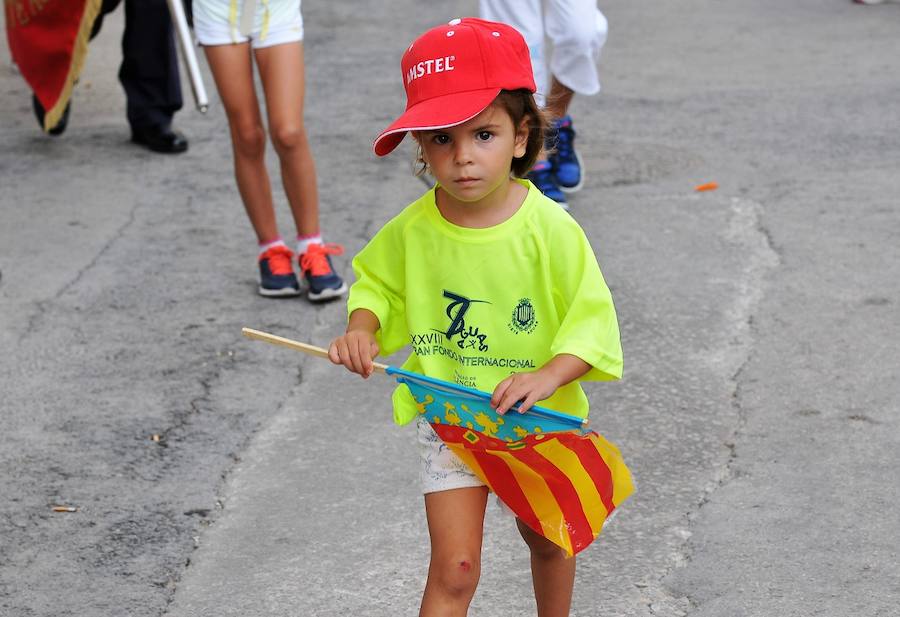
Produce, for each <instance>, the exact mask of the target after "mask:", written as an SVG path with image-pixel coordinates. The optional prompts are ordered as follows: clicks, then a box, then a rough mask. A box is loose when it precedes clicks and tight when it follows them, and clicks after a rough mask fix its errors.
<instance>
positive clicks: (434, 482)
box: [416, 417, 485, 494]
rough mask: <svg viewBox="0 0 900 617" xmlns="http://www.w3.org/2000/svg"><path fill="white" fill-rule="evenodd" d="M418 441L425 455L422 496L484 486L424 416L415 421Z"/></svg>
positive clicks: (421, 452) (423, 458)
mask: <svg viewBox="0 0 900 617" xmlns="http://www.w3.org/2000/svg"><path fill="white" fill-rule="evenodd" d="M416 438H417V441H418V443H419V453H420V454H421V455H422V473H421V475H422V492H423V493H426V494H427V493H437V492H438V491H449V490H451V489H454V488H470V487H475V486H484V485H485V484H484V482H482V481H481V480H479V479H478V476H476V475H475V474H474V473H472V470H471V469H469V468H468V466H466V464H465V463H463V462H462V459H460V458H459V457H458V456H456V455H455V454H453V451H452V450H451V449H450V448H448V447H447V446H445V445H444V442H443V441H441V438H440V437H438V435H437V433H435V432H434V429H432V428H431V425H430V424H428V421H427V420H425V419H424V418H421V417H420V418H417V419H416Z"/></svg>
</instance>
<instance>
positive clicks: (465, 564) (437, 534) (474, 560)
mask: <svg viewBox="0 0 900 617" xmlns="http://www.w3.org/2000/svg"><path fill="white" fill-rule="evenodd" d="M487 496H488V490H487V488H486V487H475V488H458V489H453V490H449V491H440V492H437V493H428V494H427V495H425V513H426V516H427V518H428V534H429V535H430V536H431V563H430V564H429V566H428V581H427V582H426V583H425V592H424V594H422V607H421V608H420V609H419V617H465V616H466V613H467V612H468V610H469V603H470V602H471V601H472V596H474V595H475V589H476V587H477V586H478V579H479V577H480V576H481V539H482V535H483V532H484V510H485V506H486V505H487Z"/></svg>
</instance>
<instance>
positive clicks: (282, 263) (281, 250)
mask: <svg viewBox="0 0 900 617" xmlns="http://www.w3.org/2000/svg"><path fill="white" fill-rule="evenodd" d="M293 258H294V253H293V252H291V249H289V248H288V247H286V246H273V247H272V248H270V249H269V250H268V251H266V252H265V253H263V254H262V255H260V256H259V260H260V261H262V260H264V259H268V260H269V271H270V272H271V273H272V274H274V275H276V276H283V275H285V274H291V273H292V272H293V271H294V268H293V265H292V260H293Z"/></svg>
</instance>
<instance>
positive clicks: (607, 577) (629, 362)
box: [0, 0, 900, 617]
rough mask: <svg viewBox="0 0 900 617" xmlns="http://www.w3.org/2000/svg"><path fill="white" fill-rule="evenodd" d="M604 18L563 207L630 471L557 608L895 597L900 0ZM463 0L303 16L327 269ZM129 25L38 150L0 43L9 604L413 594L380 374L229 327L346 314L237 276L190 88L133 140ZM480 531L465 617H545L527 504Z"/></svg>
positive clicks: (308, 332)
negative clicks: (152, 132) (187, 102)
mask: <svg viewBox="0 0 900 617" xmlns="http://www.w3.org/2000/svg"><path fill="white" fill-rule="evenodd" d="M602 8H603V10H604V12H605V13H606V15H607V17H608V18H609V22H610V38H609V41H608V43H607V46H606V48H605V50H604V55H603V60H602V68H601V70H602V72H601V75H602V78H603V84H604V91H603V93H602V94H601V95H599V96H598V97H595V98H583V97H582V98H576V101H575V103H574V105H573V109H572V112H573V115H574V117H575V122H576V127H577V128H578V129H579V146H580V149H581V151H582V154H583V156H584V158H585V160H586V167H587V171H588V179H587V182H586V185H585V188H584V189H583V190H582V191H581V192H580V193H578V194H577V195H576V196H574V197H573V198H572V201H571V206H572V214H573V216H575V217H576V218H577V219H578V221H579V222H580V223H581V224H582V225H583V226H584V228H585V229H586V231H587V233H588V236H589V237H590V239H591V241H592V243H593V245H594V248H595V250H596V252H597V255H598V257H599V259H600V263H601V266H602V268H603V271H604V274H605V276H606V278H607V280H608V282H609V284H610V286H611V288H612V290H613V294H614V297H615V300H616V304H617V308H618V311H619V315H620V320H621V327H622V335H623V346H624V350H625V357H626V369H625V379H624V380H623V381H622V382H620V383H616V384H592V385H591V386H590V387H589V394H590V396H591V399H592V403H593V412H592V416H593V418H594V424H595V426H597V427H598V428H599V429H600V430H601V431H602V432H603V433H604V434H605V435H606V436H607V437H608V438H610V439H611V440H613V441H615V442H616V443H617V444H618V445H619V446H620V447H621V449H622V451H623V454H624V455H625V457H626V460H627V461H628V462H629V464H630V466H631V467H632V470H633V472H634V474H635V477H636V479H637V482H638V492H637V494H636V495H635V496H634V497H633V498H632V499H631V500H630V501H629V502H628V503H627V505H626V506H625V507H623V508H622V511H621V512H620V514H619V515H618V516H617V517H616V519H615V521H614V522H613V523H612V524H611V525H610V526H609V527H608V528H607V529H606V530H605V531H604V533H603V535H602V536H601V538H600V540H599V541H598V542H597V543H596V545H595V546H593V547H591V548H589V549H588V550H587V551H586V552H585V553H583V554H582V556H580V557H579V563H578V568H579V573H578V580H577V583H576V591H575V601H574V606H573V615H579V616H591V617H595V616H601V615H603V616H608V615H635V616H642V617H643V616H651V615H655V616H663V617H667V616H683V615H691V616H698V617H699V616H702V617H707V616H708V617H740V616H748V617H750V616H752V617H775V616H777V617H793V616H797V617H800V616H804V617H805V616H812V615H817V616H829V617H831V616H833V617H845V616H847V615H854V617H864V616H865V617H869V616H871V617H876V616H877V617H893V616H896V615H898V614H900V609H898V608H897V603H898V601H900V583H898V581H900V554H898V553H900V540H898V538H900V517H898V516H897V514H896V508H897V504H898V501H900V482H898V481H897V475H898V471H900V456H898V452H900V426H898V424H900V421H898V412H900V385H898V384H900V380H898V377H900V375H898V372H900V370H898V367H900V362H898V361H897V357H896V351H895V350H896V347H897V345H898V343H900V309H898V306H900V248H898V247H900V198H898V195H900V173H898V170H900V133H898V131H897V128H896V127H898V126H900V105H898V104H897V101H898V100H900V36H898V33H900V4H885V5H881V6H870V7H867V6H860V5H855V4H853V3H851V2H849V1H844V0H827V1H823V0H798V1H795V2H791V3H784V2H777V1H775V0H758V1H756V2H740V1H738V0H722V1H716V2H713V1H712V0H685V1H683V2H679V3H663V2H656V3H652V4H650V5H648V4H647V3H644V4H635V3H626V2H620V1H615V2H606V3H603V6H602ZM476 10H477V7H476V4H475V3H474V2H462V1H451V2H437V1H435V0H428V1H423V2H422V1H420V2H413V1H411V0H396V1H394V2H391V3H390V10H389V11H388V10H386V9H385V5H384V3H376V2H307V3H304V19H305V22H306V35H307V38H306V59H307V70H308V75H307V77H308V96H307V110H306V119H307V122H308V128H309V131H310V134H311V138H312V143H313V147H314V153H315V155H316V159H317V163H318V168H319V184H320V191H321V196H322V204H323V226H324V228H325V231H326V234H327V237H328V239H329V240H332V241H336V242H340V243H342V244H344V246H345V247H346V249H347V252H348V254H353V253H354V252H355V251H357V250H358V249H359V248H361V247H362V246H363V244H364V243H365V242H366V241H367V240H368V239H369V238H370V237H371V236H372V235H373V234H374V233H375V231H376V230H377V229H378V227H379V225H380V224H381V223H383V222H384V221H385V220H387V219H388V218H389V217H391V216H392V215H393V214H394V213H396V212H397V211H399V209H400V208H401V207H402V206H404V205H405V204H406V203H408V202H409V201H412V200H413V199H415V198H416V197H417V196H418V195H419V194H420V192H421V191H422V188H423V187H422V185H421V184H420V183H419V182H418V181H417V180H415V179H413V178H412V176H411V174H410V162H411V159H412V151H411V149H410V148H409V147H408V144H407V146H406V147H405V148H403V149H401V150H400V151H398V153H397V154H396V155H394V156H391V157H388V158H387V159H384V160H378V159H376V158H375V157H374V155H372V154H371V151H370V144H371V140H372V138H373V137H374V136H375V135H376V134H377V133H378V131H379V130H380V129H381V128H383V126H385V125H386V124H387V123H388V122H389V121H390V120H391V119H392V118H393V117H394V116H395V115H396V114H397V113H399V111H400V110H401V109H402V105H403V98H402V90H401V87H400V80H399V68H398V66H399V56H400V53H401V52H402V50H403V47H404V45H406V44H407V43H408V42H409V41H411V40H412V39H413V38H414V37H415V36H416V35H417V34H418V33H419V32H421V31H422V30H424V29H426V28H427V27H429V26H431V25H433V24H435V23H439V22H440V21H443V20H449V19H451V18H453V17H456V16H459V15H465V14H473V13H474V12H475V11H476ZM121 19H122V15H121V11H120V13H119V14H118V15H117V16H111V18H109V19H107V21H106V23H105V25H104V31H103V33H102V34H101V35H100V37H98V39H97V40H95V41H94V43H92V45H91V51H90V56H89V58H88V62H87V66H86V68H85V72H84V74H83V76H82V79H81V82H80V83H79V85H78V87H77V89H76V92H75V95H74V100H73V111H72V117H71V120H70V126H69V129H68V131H67V132H66V134H65V135H64V136H62V137H60V138H55V139H54V138H49V137H46V136H43V135H41V134H40V133H39V132H38V131H37V127H36V123H35V121H34V118H33V117H32V115H31V110H30V104H29V100H28V94H29V93H28V90H27V88H26V86H25V84H24V82H23V81H22V79H21V77H20V76H19V75H18V74H17V73H16V72H15V71H14V69H13V68H12V67H11V64H10V61H9V55H8V51H7V50H6V49H5V48H4V49H2V50H0V136H2V138H3V143H4V145H3V148H2V149H0V187H2V190H0V273H2V275H0V350H2V352H3V353H0V419H2V424H0V496H2V499H0V615H3V616H4V617H6V616H9V617H33V616H42V617H43V616H48V617H49V616H51V615H53V616H60V615H79V616H84V615H88V616H91V617H107V616H109V617H114V616H121V615H128V616H135V617H151V616H152V617H160V616H164V615H165V616H167V617H193V616H202V615H241V616H245V617H254V616H257V615H258V616H262V615H266V616H280V615H285V616H287V615H292V616H293V615H323V616H324V615H347V614H354V615H367V616H373V617H378V616H391V617H393V616H396V615H411V614H415V611H416V607H417V606H418V600H419V597H420V593H421V588H422V584H423V581H424V576H425V567H426V564H427V557H428V555H427V546H428V543H427V531H426V528H425V522H424V516H423V508H422V504H421V497H420V494H419V490H418V480H417V468H416V456H417V455H416V452H415V447H414V444H413V441H412V438H413V434H412V431H411V430H410V428H409V427H406V428H398V427H395V426H394V425H393V424H392V423H391V421H390V409H389V400H388V394H389V392H390V388H391V386H390V383H389V382H388V381H387V380H385V379H377V378H375V377H373V378H372V379H371V380H369V381H368V382H363V381H362V380H360V379H358V378H354V377H352V376H350V375H348V374H346V373H344V372H342V371H340V370H337V369H334V368H332V367H331V366H330V365H328V364H327V363H324V362H322V361H321V360H317V359H308V358H305V357H299V356H298V355H297V354H294V353H292V352H290V351H288V350H284V349H281V348H275V347H270V346H267V345H265V344H263V343H259V342H254V341H249V340H246V339H243V338H242V337H241V335H240V328H241V327H242V326H251V327H255V328H259V329H263V330H268V331H272V332H275V333H277V334H282V335H285V336H289V337H292V338H297V339H300V340H305V341H310V342H313V343H317V344H322V345H324V344H325V343H327V341H328V340H329V339H330V338H331V337H332V336H334V335H335V334H336V333H338V332H339V331H340V330H341V327H342V323H343V319H344V309H343V306H342V305H341V304H330V305H325V306H311V305H310V304H308V303H307V302H306V301H304V300H299V299H294V300H280V301H274V300H270V299H264V298H261V297H259V296H257V295H256V294H255V292H254V280H255V274H254V257H255V247H254V243H253V238H252V234H251V232H250V230H249V226H248V224H247V222H246V218H245V216H244V214H243V211H242V208H241V205H240V200H239V197H238V195H237V191H236V189H235V187H234V181H233V177H232V173H231V162H230V150H229V140H228V133H227V128H226V123H225V119H224V116H223V112H222V109H221V105H220V104H219V101H218V98H217V97H216V96H215V93H214V90H213V88H212V81H211V79H210V78H209V75H208V73H207V87H208V88H210V90H211V91H212V92H211V95H212V96H211V98H212V105H211V109H210V111H209V113H208V114H207V115H200V114H199V113H197V112H195V111H193V110H191V109H186V110H184V111H182V112H181V113H179V114H178V115H177V116H176V123H177V125H178V127H179V128H181V129H182V130H184V132H185V133H187V134H188V136H189V138H190V139H191V149H190V151H189V152H188V153H186V154H184V155H180V156H172V157H167V156H160V155H155V154H151V153H148V152H146V151H144V150H142V149H140V148H139V147H137V146H133V145H132V144H130V143H128V127H127V123H126V121H125V118H124V97H123V94H122V91H121V88H120V87H119V85H118V83H117V82H116V77H115V73H116V70H117V64H118V54H119V51H118V44H119V42H118V37H119V34H120V32H121ZM201 64H203V67H204V70H206V69H205V63H203V62H202V60H201ZM186 92H187V91H186ZM270 154H271V153H270ZM269 163H270V166H271V172H272V177H273V178H277V177H278V175H277V159H276V158H275V157H274V156H270V157H269ZM708 181H716V182H717V183H718V184H719V189H718V190H716V191H710V192H703V193H698V192H695V191H694V190H693V189H694V187H695V186H696V185H698V184H700V183H703V182H708ZM275 191H276V199H277V201H278V208H279V215H280V216H281V220H282V229H283V230H284V232H285V234H289V233H290V227H289V225H288V224H287V223H288V216H287V215H288V211H287V206H286V203H285V200H284V196H283V193H282V192H281V189H280V187H278V186H276V187H275ZM338 266H339V268H340V269H341V271H342V272H344V273H345V274H346V275H348V276H350V274H351V273H350V268H349V259H346V258H340V259H339V260H338ZM393 360H395V361H396V360H397V359H393ZM153 435H157V436H159V440H158V441H154V440H153V438H152V437H153ZM57 505H65V506H71V507H74V508H77V511H76V512H71V513H57V512H53V511H52V508H53V506H57ZM487 526H488V532H487V534H486V539H485V562H484V568H483V576H482V582H481V586H480V589H479V592H478V594H477V595H476V598H475V601H474V603H473V606H472V610H471V612H470V614H471V615H473V616H492V617H493V616H495V615H526V614H533V608H532V604H533V601H532V600H531V598H530V575H529V573H528V560H527V554H526V551H525V549H524V547H523V545H522V544H521V541H520V540H519V539H518V537H517V534H516V532H515V530H514V525H513V524H512V522H511V521H510V520H509V519H508V518H506V517H505V516H504V515H502V514H501V513H500V512H499V510H497V509H496V508H494V507H491V508H490V509H489V514H488V523H487Z"/></svg>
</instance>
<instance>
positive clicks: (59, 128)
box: [31, 94, 72, 136]
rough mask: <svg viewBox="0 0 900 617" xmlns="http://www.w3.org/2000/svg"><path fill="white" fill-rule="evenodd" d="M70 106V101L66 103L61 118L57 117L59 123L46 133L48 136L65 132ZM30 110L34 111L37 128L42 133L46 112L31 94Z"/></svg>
mask: <svg viewBox="0 0 900 617" xmlns="http://www.w3.org/2000/svg"><path fill="white" fill-rule="evenodd" d="M71 106H72V102H71V101H69V102H68V103H66V108H65V109H64V110H63V112H62V116H60V117H59V122H57V123H56V126H54V127H53V128H52V129H50V130H49V131H47V133H48V134H49V135H53V136H58V135H62V134H63V133H65V132H66V127H67V126H68V125H69V108H70V107H71ZM31 108H32V109H34V117H35V118H37V121H38V126H40V127H41V130H42V131H43V130H44V116H45V115H46V114H47V112H46V111H45V110H44V106H43V105H41V102H40V101H39V100H38V97H36V96H35V95H33V94H32V95H31Z"/></svg>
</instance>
